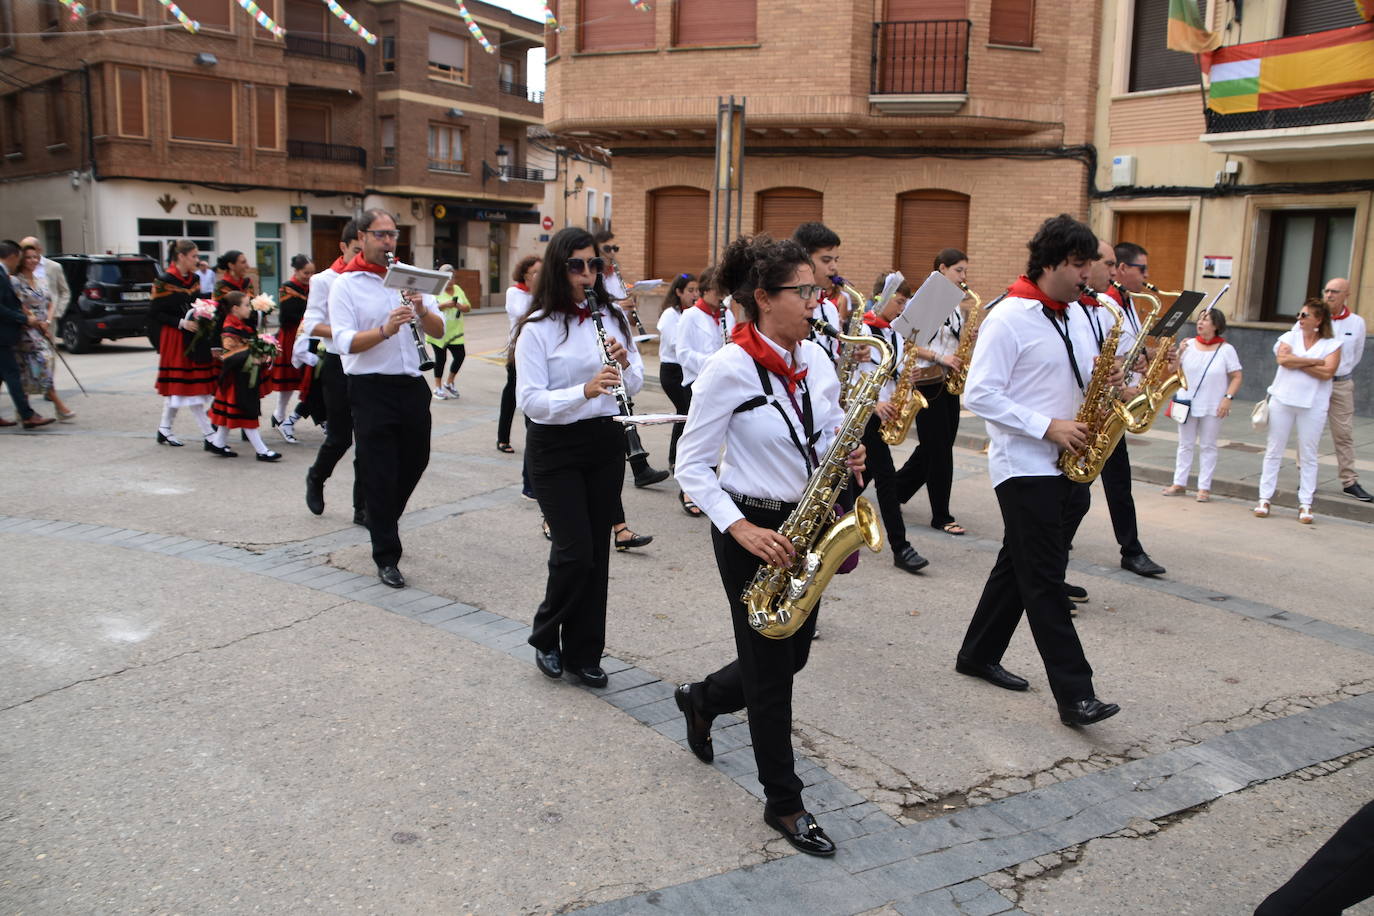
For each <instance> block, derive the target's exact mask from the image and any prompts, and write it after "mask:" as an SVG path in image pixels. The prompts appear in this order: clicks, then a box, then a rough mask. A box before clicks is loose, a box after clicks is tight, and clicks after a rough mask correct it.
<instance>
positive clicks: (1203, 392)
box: [1163, 309, 1241, 503]
mask: <svg viewBox="0 0 1374 916" xmlns="http://www.w3.org/2000/svg"><path fill="white" fill-rule="evenodd" d="M1225 332H1226V316H1225V315H1223V314H1222V313H1221V311H1220V310H1218V309H1207V310H1206V311H1204V312H1203V313H1202V314H1201V315H1200V316H1199V317H1198V320H1197V337H1196V338H1195V339H1193V340H1185V341H1184V342H1183V343H1182V345H1180V347H1179V351H1178V362H1179V367H1180V368H1181V369H1182V370H1183V377H1184V378H1186V379H1187V380H1188V387H1187V388H1185V389H1183V390H1182V391H1180V392H1179V393H1178V394H1177V395H1176V396H1175V397H1174V400H1175V401H1176V402H1178V403H1180V404H1186V405H1187V410H1188V412H1187V415H1186V418H1185V419H1184V421H1183V422H1182V423H1180V424H1179V425H1178V454H1177V455H1176V456H1175V458H1174V482H1173V484H1172V485H1171V486H1167V487H1165V488H1164V490H1163V493H1164V495H1165V496H1177V495H1179V494H1180V493H1184V492H1187V489H1188V472H1189V471H1191V470H1192V468H1193V445H1194V444H1197V445H1198V447H1199V451H1201V453H1202V454H1201V457H1200V458H1199V459H1198V469H1197V501H1198V502H1200V503H1205V502H1207V501H1208V500H1210V499H1211V498H1212V473H1213V472H1214V471H1216V468H1217V434H1218V433H1220V432H1221V421H1222V420H1224V419H1226V415H1227V414H1229V413H1230V412H1231V400H1232V399H1233V398H1234V397H1235V396H1236V392H1237V391H1239V390H1240V378H1241V376H1240V356H1239V355H1238V354H1237V353H1236V348H1235V347H1233V346H1231V345H1230V344H1228V343H1227V342H1226V340H1225V339H1224V338H1223V337H1222V336H1221V335H1222V334H1224V333H1225ZM1176 408H1177V405H1175V406H1174V407H1172V408H1171V409H1176Z"/></svg>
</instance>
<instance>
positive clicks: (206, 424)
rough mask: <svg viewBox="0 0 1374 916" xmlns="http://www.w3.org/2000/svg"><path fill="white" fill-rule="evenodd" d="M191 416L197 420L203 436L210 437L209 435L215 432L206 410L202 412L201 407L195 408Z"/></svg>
mask: <svg viewBox="0 0 1374 916" xmlns="http://www.w3.org/2000/svg"><path fill="white" fill-rule="evenodd" d="M174 409H175V408H174ZM191 416H192V417H194V418H195V420H196V425H198V426H199V427H200V434H201V435H202V436H208V435H210V434H211V433H213V432H214V431H215V429H214V427H213V426H211V425H210V416H209V414H207V413H206V412H205V411H204V410H202V409H201V408H199V407H196V408H193V409H192V410H191Z"/></svg>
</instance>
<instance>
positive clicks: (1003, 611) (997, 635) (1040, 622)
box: [959, 475, 1093, 703]
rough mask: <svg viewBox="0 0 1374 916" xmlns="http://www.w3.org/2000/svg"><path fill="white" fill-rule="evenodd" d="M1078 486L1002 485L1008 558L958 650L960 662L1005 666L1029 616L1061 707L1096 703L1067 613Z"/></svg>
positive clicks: (1025, 480) (1037, 480)
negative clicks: (1070, 517) (1070, 529)
mask: <svg viewBox="0 0 1374 916" xmlns="http://www.w3.org/2000/svg"><path fill="white" fill-rule="evenodd" d="M1075 486H1077V484H1074V483H1073V482H1072V481H1070V480H1069V479H1068V478H1067V477H1064V476H1062V475H1061V476H1057V477H1012V478H1010V479H1008V480H1004V481H1002V483H1000V484H998V485H997V487H996V488H995V492H996V493H997V505H998V506H999V507H1000V508H1001V510H1002V524H1003V526H1004V529H1005V530H1004V533H1003V535H1002V550H1001V551H1000V552H999V553H998V554H997V562H996V563H995V564H994V565H993V567H992V572H991V573H989V574H988V581H987V584H986V585H984V586H983V596H982V597H981V598H980V599H979V600H978V608H977V610H975V611H974V612H973V619H972V620H970V621H969V625H968V632H966V633H965V634H964V644H963V646H962V647H960V649H959V656H960V657H961V658H966V659H969V660H970V661H974V662H982V663H986V664H998V663H1000V662H1001V661H1002V655H1003V653H1005V652H1006V650H1007V645H1008V644H1009V643H1010V642H1011V637H1012V634H1013V633H1015V632H1016V627H1017V626H1018V625H1019V624H1020V622H1021V613H1022V611H1024V612H1025V614H1026V619H1027V620H1029V621H1030V629H1031V636H1032V637H1034V639H1035V647H1036V649H1038V650H1039V651H1040V658H1041V659H1042V660H1043V661H1044V662H1045V674H1046V675H1047V677H1048V678H1049V682H1050V690H1051V691H1053V693H1054V698H1055V699H1056V700H1057V701H1058V702H1060V703H1072V702H1074V701H1076V700H1084V699H1087V698H1088V697H1091V696H1093V681H1092V675H1093V669H1092V666H1091V665H1089V664H1088V660H1087V658H1086V657H1085V656H1084V655H1083V645H1082V643H1080V642H1079V641H1078V631H1077V630H1075V629H1074V626H1073V618H1071V617H1070V616H1069V611H1068V608H1066V607H1065V605H1064V570H1065V568H1066V567H1067V566H1068V562H1069V554H1068V549H1067V543H1068V542H1067V540H1066V534H1065V525H1066V522H1067V514H1068V511H1069V508H1070V504H1071V501H1072V499H1073V497H1074V495H1075V494H1074V491H1073V488H1074V487H1075Z"/></svg>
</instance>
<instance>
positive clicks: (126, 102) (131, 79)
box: [115, 67, 148, 137]
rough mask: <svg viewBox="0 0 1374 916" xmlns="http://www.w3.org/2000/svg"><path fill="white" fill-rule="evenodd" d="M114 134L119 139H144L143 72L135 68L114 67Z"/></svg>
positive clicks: (145, 127)
mask: <svg viewBox="0 0 1374 916" xmlns="http://www.w3.org/2000/svg"><path fill="white" fill-rule="evenodd" d="M115 96H116V99H117V102H116V106H115V111H116V113H117V114H116V117H117V120H118V123H117V124H116V125H115V133H117V134H119V135H120V136H121V137H146V136H148V124H147V121H146V120H145V119H144V115H143V112H144V109H145V105H144V91H143V71H142V70H139V69H137V68H135V67H115Z"/></svg>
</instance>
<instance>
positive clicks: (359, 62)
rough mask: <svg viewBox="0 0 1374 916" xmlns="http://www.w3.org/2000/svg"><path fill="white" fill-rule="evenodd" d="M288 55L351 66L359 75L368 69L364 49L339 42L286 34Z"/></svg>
mask: <svg viewBox="0 0 1374 916" xmlns="http://www.w3.org/2000/svg"><path fill="white" fill-rule="evenodd" d="M286 53H287V54H291V55H294V56H297V57H313V58H315V59H317V60H329V61H334V62H335V63H339V64H349V65H351V66H354V67H357V68H358V72H359V73H362V72H364V71H365V70H366V69H367V55H365V54H364V53H363V50H362V48H359V47H355V46H354V45H349V44H341V43H339V42H333V41H324V40H321V39H319V38H308V37H306V36H304V35H295V34H292V33H291V32H288V33H287V34H286Z"/></svg>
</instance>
